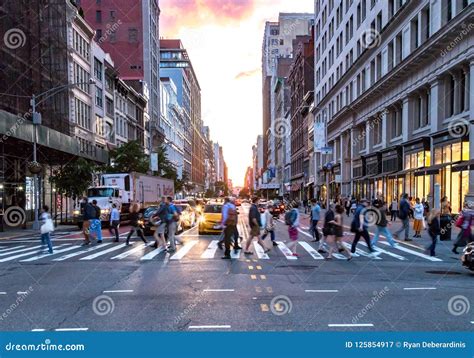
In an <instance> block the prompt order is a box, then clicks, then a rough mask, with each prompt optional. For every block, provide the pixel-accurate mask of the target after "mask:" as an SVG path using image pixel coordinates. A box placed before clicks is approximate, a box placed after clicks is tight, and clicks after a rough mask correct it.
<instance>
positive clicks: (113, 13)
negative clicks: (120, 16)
mask: <svg viewBox="0 0 474 358" xmlns="http://www.w3.org/2000/svg"><path fill="white" fill-rule="evenodd" d="M109 14H110V20H115V10H110V12H109Z"/></svg>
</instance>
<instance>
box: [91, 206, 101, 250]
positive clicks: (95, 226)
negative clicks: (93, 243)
mask: <svg viewBox="0 0 474 358" xmlns="http://www.w3.org/2000/svg"><path fill="white" fill-rule="evenodd" d="M92 207H93V209H94V212H93V215H94V216H93V219H92V220H91V224H90V229H89V235H90V234H92V233H94V235H95V236H96V239H97V243H98V244H102V222H101V218H100V216H101V210H100V207H99V205H97V200H92Z"/></svg>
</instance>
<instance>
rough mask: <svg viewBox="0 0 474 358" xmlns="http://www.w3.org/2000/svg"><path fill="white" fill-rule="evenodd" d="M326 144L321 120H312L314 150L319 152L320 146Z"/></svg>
mask: <svg viewBox="0 0 474 358" xmlns="http://www.w3.org/2000/svg"><path fill="white" fill-rule="evenodd" d="M325 145H326V131H325V129H324V123H323V122H318V121H315V122H314V151H315V152H316V153H321V148H323V147H325Z"/></svg>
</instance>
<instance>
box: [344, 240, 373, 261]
mask: <svg viewBox="0 0 474 358" xmlns="http://www.w3.org/2000/svg"><path fill="white" fill-rule="evenodd" d="M342 244H343V245H344V246H345V247H347V248H348V249H349V250H350V249H351V247H352V245H350V244H349V243H347V242H343V243H342ZM356 253H357V254H358V255H360V256H365V257H368V258H370V259H373V260H382V258H380V257H378V256H375V255H374V254H369V253H367V252H365V251H363V250H361V249H358V248H356Z"/></svg>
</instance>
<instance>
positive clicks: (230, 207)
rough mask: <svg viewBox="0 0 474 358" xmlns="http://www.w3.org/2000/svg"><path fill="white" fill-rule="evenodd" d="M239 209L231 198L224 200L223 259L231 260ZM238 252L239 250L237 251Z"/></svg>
mask: <svg viewBox="0 0 474 358" xmlns="http://www.w3.org/2000/svg"><path fill="white" fill-rule="evenodd" d="M237 219H238V218H237V208H236V207H235V205H234V204H233V203H232V202H231V201H230V199H229V198H227V197H226V198H225V199H224V205H223V206H222V226H223V228H224V245H225V251H224V256H222V259H224V260H230V259H231V256H230V245H231V241H232V238H233V236H234V234H235V230H236V226H237ZM235 251H237V249H235Z"/></svg>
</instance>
